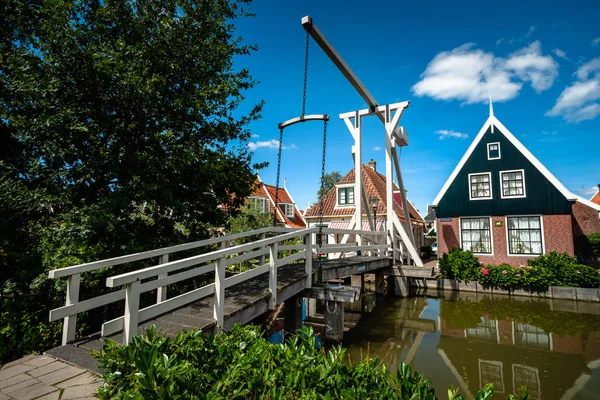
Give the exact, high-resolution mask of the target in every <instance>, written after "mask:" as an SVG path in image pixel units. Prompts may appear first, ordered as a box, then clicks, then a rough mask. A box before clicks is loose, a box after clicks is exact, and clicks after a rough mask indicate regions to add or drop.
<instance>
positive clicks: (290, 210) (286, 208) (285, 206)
mask: <svg viewBox="0 0 600 400" xmlns="http://www.w3.org/2000/svg"><path fill="white" fill-rule="evenodd" d="M279 205H280V207H281V211H283V212H284V214H285V216H286V217H288V218H293V217H294V205H293V204H290V203H280V204H279Z"/></svg>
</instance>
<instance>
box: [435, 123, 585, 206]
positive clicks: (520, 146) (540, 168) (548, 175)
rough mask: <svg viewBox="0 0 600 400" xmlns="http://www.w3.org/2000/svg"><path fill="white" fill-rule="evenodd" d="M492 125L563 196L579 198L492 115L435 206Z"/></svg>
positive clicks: (436, 202)
mask: <svg viewBox="0 0 600 400" xmlns="http://www.w3.org/2000/svg"><path fill="white" fill-rule="evenodd" d="M492 125H495V126H496V127H497V128H498V129H499V130H500V132H501V133H502V134H503V135H504V137H506V138H507V139H508V141H509V142H511V143H512V144H513V145H514V146H515V147H516V148H517V150H519V151H520V152H521V154H523V155H524V156H525V157H526V158H527V159H528V160H529V162H531V163H532V164H533V166H534V167H536V168H537V169H538V171H540V172H541V173H542V175H544V177H545V178H546V179H548V181H549V182H550V183H552V184H553V185H554V187H556V189H557V190H558V191H559V192H561V193H562V195H563V196H565V198H566V199H567V200H569V201H575V200H578V199H577V196H575V195H574V194H573V193H571V192H570V191H569V190H568V189H567V188H566V187H565V186H564V185H563V184H562V183H561V182H560V181H559V180H558V179H556V177H555V176H554V175H552V173H551V172H550V171H548V169H547V168H546V167H545V166H544V164H542V163H541V162H540V161H539V160H538V159H537V158H535V156H534V155H533V154H531V152H530V151H529V150H527V148H526V147H525V146H523V144H522V143H521V142H519V140H518V139H517V138H516V137H515V136H514V135H513V134H512V133H511V132H510V131H509V130H508V129H507V128H506V127H505V126H504V125H503V124H502V122H500V121H498V119H497V118H496V117H495V116H493V115H490V117H489V118H488V119H487V121H485V123H484V124H483V126H482V127H481V129H480V130H479V133H477V136H475V139H473V142H472V143H471V145H470V146H469V148H468V149H467V151H466V152H465V154H463V156H462V158H461V159H460V161H459V162H458V164H457V165H456V167H455V168H454V170H453V171H452V173H451V174H450V176H449V177H448V180H447V181H446V182H445V183H444V186H442V189H441V190H440V192H439V193H438V195H437V196H436V197H435V200H433V204H432V206H433V207H437V206H438V204H439V203H440V201H441V200H442V197H444V195H445V194H446V192H447V191H448V189H449V188H450V185H451V184H452V182H454V180H455V179H456V176H457V175H458V173H459V172H460V170H461V169H462V168H463V167H464V165H465V163H466V162H467V160H468V159H469V157H471V154H473V151H475V148H476V147H477V145H478V144H479V142H481V139H482V138H483V136H484V135H485V133H486V132H487V130H488V128H489V127H490V126H492Z"/></svg>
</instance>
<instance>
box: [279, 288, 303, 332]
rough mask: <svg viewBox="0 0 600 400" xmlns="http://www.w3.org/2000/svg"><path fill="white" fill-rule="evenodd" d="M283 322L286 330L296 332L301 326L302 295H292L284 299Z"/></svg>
mask: <svg viewBox="0 0 600 400" xmlns="http://www.w3.org/2000/svg"><path fill="white" fill-rule="evenodd" d="M283 324H284V329H285V331H286V332H290V333H296V332H297V331H298V329H300V328H301V327H302V296H301V295H296V296H292V297H290V298H289V299H287V300H286V301H285V305H284V309H283Z"/></svg>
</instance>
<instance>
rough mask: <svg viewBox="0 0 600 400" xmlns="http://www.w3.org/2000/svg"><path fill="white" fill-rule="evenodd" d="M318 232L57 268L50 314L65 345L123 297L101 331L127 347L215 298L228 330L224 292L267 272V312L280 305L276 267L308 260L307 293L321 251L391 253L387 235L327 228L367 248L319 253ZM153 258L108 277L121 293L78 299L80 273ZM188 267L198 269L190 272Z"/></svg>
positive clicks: (219, 320)
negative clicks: (149, 297) (143, 328)
mask: <svg viewBox="0 0 600 400" xmlns="http://www.w3.org/2000/svg"><path fill="white" fill-rule="evenodd" d="M318 232H319V228H318V227H313V228H308V229H301V230H299V229H292V228H281V227H270V228H263V229H258V230H254V231H249V232H243V233H239V234H233V235H227V236H222V237H218V238H214V239H207V240H200V241H197V242H193V243H186V244H181V245H177V246H171V247H165V248H162V249H156V250H150V251H146V252H142V253H136V254H130V255H126V256H122V257H115V258H109V259H106V260H100V261H94V262H91V263H86V264H80V265H75V266H72V267H67V268H61V269H55V270H52V271H50V272H49V274H48V276H49V277H50V278H63V277H66V278H67V293H66V301H65V306H63V307H59V308H56V309H53V310H51V311H50V321H51V322H52V321H59V320H61V319H62V320H63V321H64V322H63V336H62V344H63V345H65V344H67V343H69V342H72V341H74V340H75V332H76V325H77V315H78V314H79V313H82V312H85V311H89V310H92V309H95V308H99V307H103V306H105V305H106V304H110V303H114V302H117V301H120V300H123V299H125V311H124V315H123V316H122V317H118V318H116V319H113V320H111V321H108V322H105V323H104V324H102V329H101V332H102V336H109V335H112V334H116V333H118V332H120V331H123V343H124V344H128V343H130V342H131V340H132V338H133V336H135V335H136V334H137V328H138V324H139V322H143V321H146V320H149V319H152V318H154V317H157V316H159V315H162V314H165V313H168V312H170V311H173V310H175V309H177V308H179V307H182V306H184V305H186V304H189V303H192V302H194V301H196V300H199V299H201V298H203V297H206V296H210V295H213V296H214V310H213V316H214V320H215V322H216V325H217V328H218V329H219V330H221V329H223V327H224V312H225V308H224V306H225V289H226V288H228V287H231V286H234V285H237V284H239V283H242V282H245V281H247V280H249V279H252V278H255V277H256V276H259V275H261V274H264V273H267V272H268V273H269V290H270V292H271V300H270V302H269V309H271V310H273V309H274V308H275V305H276V304H277V303H278V301H277V269H278V268H279V267H281V266H283V265H286V264H289V263H292V262H295V261H300V260H304V269H305V273H306V280H305V287H306V288H307V289H308V288H311V287H312V277H313V258H315V257H316V251H317V250H319V253H338V252H350V251H356V252H359V251H360V252H362V253H363V254H364V253H365V252H371V254H373V255H379V256H382V257H387V255H383V253H384V252H387V251H389V250H390V245H388V244H379V243H381V242H383V236H384V233H383V232H364V231H352V230H347V229H329V228H323V229H322V232H323V234H345V235H346V234H347V235H357V237H358V236H360V237H361V238H362V241H364V242H365V243H366V244H365V245H363V246H359V245H357V243H351V244H350V243H349V244H346V245H340V244H333V245H324V246H322V247H321V248H320V249H317V247H316V246H315V245H314V244H313V241H312V237H313V234H315V233H318ZM269 235H271V237H267V236H269ZM248 237H259V239H258V240H255V241H252V242H250V243H245V244H241V245H237V246H230V245H231V242H232V241H234V240H237V239H242V238H248ZM296 238H299V239H302V241H303V244H299V245H285V244H283V242H285V241H287V240H290V239H296ZM215 245H217V246H218V247H219V248H220V249H219V250H213V251H209V252H206V253H204V254H199V255H196V256H192V257H188V258H184V259H181V260H177V261H169V255H170V254H173V253H177V252H180V251H184V250H191V249H196V248H202V247H205V246H215ZM281 251H290V252H293V253H292V254H291V255H288V256H286V257H282V258H280V255H279V253H280V252H281ZM267 257H268V258H267ZM152 259H154V260H156V261H158V263H157V264H156V265H154V266H151V267H146V268H141V269H138V270H134V271H131V272H127V273H124V274H120V275H115V276H111V277H109V278H107V279H106V286H107V287H109V288H119V287H123V288H122V289H119V290H116V291H113V292H110V293H107V294H104V295H101V296H97V297H94V298H91V299H87V300H83V301H79V283H80V280H81V274H82V273H85V272H90V271H94V270H97V269H100V268H106V267H110V266H115V265H121V264H126V263H131V262H135V261H141V260H152ZM251 259H258V260H259V264H260V265H259V266H258V267H256V268H254V269H251V270H249V271H245V272H242V273H239V274H237V275H234V276H230V277H228V278H225V268H226V267H227V266H229V265H234V264H237V263H240V262H242V261H247V260H251ZM190 267H194V268H191V269H189V268H190ZM184 269H185V270H184ZM181 270H184V271H181ZM203 274H214V283H211V284H208V285H205V286H203V287H200V288H198V289H194V290H191V291H189V292H187V293H184V294H181V295H179V296H175V297H172V298H170V299H167V286H168V285H171V284H175V283H178V282H181V281H184V280H187V279H190V278H194V277H197V276H200V275H203ZM155 289H156V290H157V298H156V304H153V305H151V306H149V307H146V308H143V309H140V294H141V293H145V292H149V291H152V290H155Z"/></svg>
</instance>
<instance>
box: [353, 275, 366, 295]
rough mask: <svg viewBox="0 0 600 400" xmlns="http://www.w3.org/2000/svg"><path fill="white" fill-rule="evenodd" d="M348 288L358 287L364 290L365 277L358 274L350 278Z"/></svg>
mask: <svg viewBox="0 0 600 400" xmlns="http://www.w3.org/2000/svg"><path fill="white" fill-rule="evenodd" d="M350 286H353V287H359V288H360V289H361V291H362V289H364V288H365V275H364V274H360V275H352V276H350Z"/></svg>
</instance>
